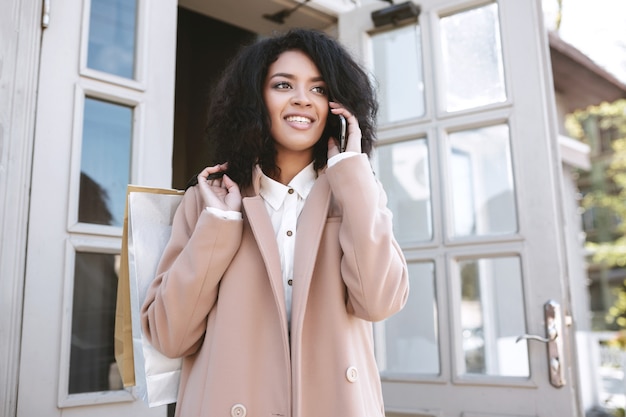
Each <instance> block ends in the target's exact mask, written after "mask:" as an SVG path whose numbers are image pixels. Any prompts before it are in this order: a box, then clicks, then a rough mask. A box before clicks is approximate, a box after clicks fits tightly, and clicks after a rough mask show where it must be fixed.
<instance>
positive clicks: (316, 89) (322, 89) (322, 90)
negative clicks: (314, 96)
mask: <svg viewBox="0 0 626 417" xmlns="http://www.w3.org/2000/svg"><path fill="white" fill-rule="evenodd" d="M311 91H313V92H314V93H318V94H323V95H326V87H322V86H317V87H313V88H312V89H311Z"/></svg>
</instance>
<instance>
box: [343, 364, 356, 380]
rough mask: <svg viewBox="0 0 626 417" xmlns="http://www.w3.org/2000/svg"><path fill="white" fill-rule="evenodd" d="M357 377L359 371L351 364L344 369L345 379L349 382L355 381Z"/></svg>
mask: <svg viewBox="0 0 626 417" xmlns="http://www.w3.org/2000/svg"><path fill="white" fill-rule="evenodd" d="M358 377H359V373H358V371H357V370H356V368H355V367H354V366H351V367H349V368H348V370H347V371H346V379H347V380H348V381H350V382H356V380H357V378H358Z"/></svg>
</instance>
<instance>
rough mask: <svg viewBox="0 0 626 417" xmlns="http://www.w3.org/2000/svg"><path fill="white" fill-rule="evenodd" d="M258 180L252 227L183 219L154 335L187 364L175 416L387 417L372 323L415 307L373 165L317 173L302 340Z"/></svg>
mask: <svg viewBox="0 0 626 417" xmlns="http://www.w3.org/2000/svg"><path fill="white" fill-rule="evenodd" d="M258 184H259V181H258V173H257V175H256V176H255V180H254V184H253V187H251V190H249V192H248V193H247V194H246V195H248V196H247V197H244V199H243V209H242V212H243V220H227V219H223V218H220V217H219V216H216V215H214V214H211V213H209V212H207V211H206V210H203V204H202V201H201V197H200V194H199V193H198V191H197V190H196V187H193V188H190V189H189V190H188V191H187V192H186V194H185V196H184V198H183V201H182V203H181V206H180V207H179V209H178V211H177V213H176V215H175V218H174V225H173V228H172V237H171V240H170V242H169V243H168V245H167V247H166V249H165V252H164V254H163V257H162V260H161V263H160V265H159V268H158V272H157V273H158V276H157V278H156V279H155V281H154V283H153V285H152V287H151V288H150V290H149V291H148V295H147V298H146V301H145V303H144V306H143V309H142V321H143V329H144V332H145V333H146V335H147V337H148V338H149V340H150V341H151V342H152V344H153V345H154V346H155V347H156V348H157V349H158V350H160V351H161V352H163V353H164V354H165V355H167V356H170V357H179V356H182V357H184V360H183V370H182V376H181V385H180V391H179V397H178V403H177V410H176V412H177V416H182V417H222V416H225V417H226V416H236V417H243V416H248V417H279V416H282V417H380V416H383V415H384V410H383V403H382V396H381V387H380V379H379V374H378V370H377V367H376V363H375V359H374V353H373V341H372V322H374V321H378V320H383V319H385V318H387V317H389V316H391V315H392V314H394V313H396V312H397V311H399V310H400V309H401V308H402V307H403V306H404V304H405V302H406V299H407V295H408V274H407V266H406V261H405V259H404V257H403V255H402V252H401V250H400V248H399V247H398V244H397V243H396V241H395V239H394V237H393V234H392V224H391V217H392V215H391V212H390V211H389V210H388V209H387V208H386V202H387V200H386V196H385V194H384V192H383V191H382V187H380V184H379V183H378V182H377V181H376V180H375V178H374V175H373V174H372V170H371V167H370V165H369V161H368V159H367V157H366V156H365V155H360V156H355V157H351V158H347V159H344V160H342V161H340V162H338V163H337V164H336V165H334V166H333V167H331V168H328V169H326V170H325V171H324V172H322V173H320V175H319V177H318V178H317V180H316V182H315V185H314V187H313V189H312V190H311V192H310V194H309V196H308V198H307V201H306V203H305V206H304V209H303V211H302V213H301V215H300V217H299V219H298V233H297V234H296V236H297V241H296V248H295V259H294V276H293V306H292V319H291V323H292V324H291V334H289V332H288V329H287V317H286V310H285V297H284V292H283V283H282V274H281V266H280V259H279V252H278V247H277V244H276V240H275V236H274V230H273V228H272V224H271V221H270V218H269V216H268V214H267V210H266V208H265V205H264V202H263V200H262V199H261V197H259V196H258Z"/></svg>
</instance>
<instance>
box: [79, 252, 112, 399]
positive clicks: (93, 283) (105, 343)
mask: <svg viewBox="0 0 626 417" xmlns="http://www.w3.org/2000/svg"><path fill="white" fill-rule="evenodd" d="M116 257H117V255H111V254H101V253H88V252H77V253H76V260H75V264H74V297H73V300H74V305H73V309H72V342H71V353H70V376H69V388H68V389H69V393H70V394H78V393H83V392H98V391H109V390H119V389H122V379H121V377H120V374H119V371H118V369H117V366H116V364H115V357H114V350H113V349H114V338H113V336H114V327H115V303H116V296H117V270H116Z"/></svg>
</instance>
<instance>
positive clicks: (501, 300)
mask: <svg viewBox="0 0 626 417" xmlns="http://www.w3.org/2000/svg"><path fill="white" fill-rule="evenodd" d="M458 270H459V272H460V277H459V278H460V284H461V309H460V314H461V317H460V322H461V331H462V335H461V336H462V339H461V340H462V341H463V353H464V357H465V372H466V373H468V374H482V375H493V376H529V364H528V348H527V344H526V343H516V342H515V340H516V339H517V337H518V336H519V335H522V334H524V333H526V331H525V329H526V325H525V321H524V297H523V294H522V272H521V266H520V260H519V258H518V257H516V256H512V257H502V258H479V259H471V260H464V261H460V262H459V263H458Z"/></svg>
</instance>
